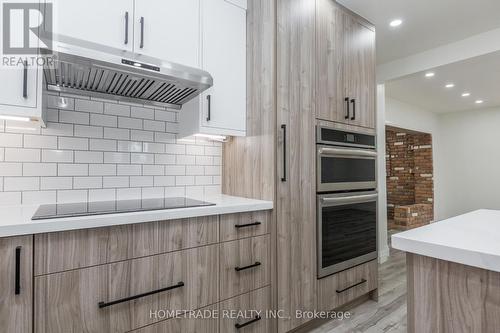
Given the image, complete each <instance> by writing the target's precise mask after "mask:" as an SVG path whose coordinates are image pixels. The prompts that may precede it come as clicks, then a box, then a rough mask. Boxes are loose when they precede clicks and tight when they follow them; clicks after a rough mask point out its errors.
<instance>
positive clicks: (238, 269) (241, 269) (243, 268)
mask: <svg viewBox="0 0 500 333" xmlns="http://www.w3.org/2000/svg"><path fill="white" fill-rule="evenodd" d="M260 265H262V264H261V263H260V262H258V261H257V262H255V264H253V265H248V266H245V267H235V268H234V270H235V271H237V272H240V271H244V270H245V269H250V268H254V267H257V266H260Z"/></svg>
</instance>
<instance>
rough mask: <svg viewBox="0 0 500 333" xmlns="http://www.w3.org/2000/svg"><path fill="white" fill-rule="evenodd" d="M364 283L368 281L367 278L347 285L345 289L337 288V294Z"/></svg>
mask: <svg viewBox="0 0 500 333" xmlns="http://www.w3.org/2000/svg"><path fill="white" fill-rule="evenodd" d="M363 283H366V280H365V279H361V281H360V282H358V283H356V284H353V285H352V286H350V287H347V288H344V289H341V290H338V289H337V290H335V291H336V292H337V294H341V293H343V292H344V291H348V290H349V289H352V288H354V287H357V286H359V285H360V284H363Z"/></svg>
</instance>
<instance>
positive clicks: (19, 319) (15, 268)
mask: <svg viewBox="0 0 500 333" xmlns="http://www.w3.org/2000/svg"><path fill="white" fill-rule="evenodd" d="M32 281H33V236H23V237H10V238H0V330H1V331H2V332H9V333H31V332H32V328H33V322H32V313H33V299H32Z"/></svg>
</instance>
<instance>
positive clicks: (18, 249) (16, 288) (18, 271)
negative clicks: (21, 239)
mask: <svg viewBox="0 0 500 333" xmlns="http://www.w3.org/2000/svg"><path fill="white" fill-rule="evenodd" d="M15 274H16V276H15V282H14V283H15V285H14V294H15V295H19V294H20V293H21V246H18V247H16V273H15Z"/></svg>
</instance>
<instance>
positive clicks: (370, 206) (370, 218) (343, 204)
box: [317, 191, 378, 278]
mask: <svg viewBox="0 0 500 333" xmlns="http://www.w3.org/2000/svg"><path fill="white" fill-rule="evenodd" d="M377 197H378V195H377V192H372V191H370V192H358V193H355V194H353V193H342V194H326V195H318V228H317V230H318V277H320V278H321V277H325V276H327V275H330V274H334V273H337V272H340V271H342V270H345V269H348V268H351V267H353V266H356V265H359V264H362V263H364V262H367V261H370V260H373V259H376V258H377Z"/></svg>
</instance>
